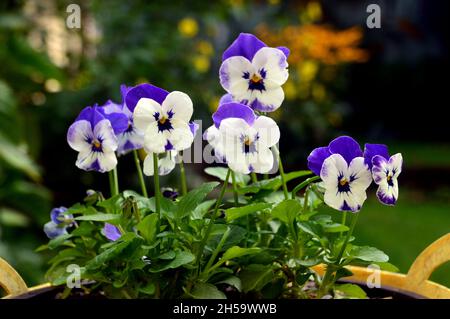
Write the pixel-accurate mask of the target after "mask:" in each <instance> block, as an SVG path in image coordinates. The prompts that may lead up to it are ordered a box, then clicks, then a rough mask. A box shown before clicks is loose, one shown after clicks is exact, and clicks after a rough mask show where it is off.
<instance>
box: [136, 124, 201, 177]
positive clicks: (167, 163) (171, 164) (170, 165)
mask: <svg viewBox="0 0 450 319" xmlns="http://www.w3.org/2000/svg"><path fill="white" fill-rule="evenodd" d="M188 125H189V129H190V132H191V134H192V136H193V137H195V135H196V134H197V131H198V129H199V125H198V124H197V123H195V122H190V123H189V124H188ZM177 160H182V159H181V158H179V154H178V151H167V152H165V153H163V154H158V175H160V176H164V175H168V174H169V173H170V172H172V171H173V169H174V168H175V165H176V163H177ZM143 172H144V174H145V175H147V176H153V175H154V173H155V171H154V162H153V154H147V156H146V157H145V160H144V169H143Z"/></svg>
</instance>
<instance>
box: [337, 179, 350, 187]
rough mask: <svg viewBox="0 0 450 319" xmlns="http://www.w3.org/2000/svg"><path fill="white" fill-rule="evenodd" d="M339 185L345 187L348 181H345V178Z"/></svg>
mask: <svg viewBox="0 0 450 319" xmlns="http://www.w3.org/2000/svg"><path fill="white" fill-rule="evenodd" d="M339 184H341V186H345V185H347V184H348V181H347V179H346V178H343V179H341V180H340V181H339Z"/></svg>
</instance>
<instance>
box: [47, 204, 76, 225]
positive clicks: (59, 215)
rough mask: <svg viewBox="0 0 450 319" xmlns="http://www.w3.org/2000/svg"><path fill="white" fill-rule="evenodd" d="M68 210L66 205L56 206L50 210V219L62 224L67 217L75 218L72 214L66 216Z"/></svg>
mask: <svg viewBox="0 0 450 319" xmlns="http://www.w3.org/2000/svg"><path fill="white" fill-rule="evenodd" d="M66 211H67V208H66V207H64V206H61V207H55V208H53V209H52V210H51V212H50V219H51V221H52V222H54V223H55V224H61V223H63V222H64V220H65V219H66V218H73V216H72V215H67V216H65V215H64V213H65V212H66Z"/></svg>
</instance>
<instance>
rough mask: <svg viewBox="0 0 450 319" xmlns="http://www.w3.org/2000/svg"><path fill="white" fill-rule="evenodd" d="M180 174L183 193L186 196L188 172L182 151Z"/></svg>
mask: <svg viewBox="0 0 450 319" xmlns="http://www.w3.org/2000/svg"><path fill="white" fill-rule="evenodd" d="M180 157H181V161H180V176H181V194H182V195H183V196H184V195H186V194H187V183H186V172H185V170H184V163H183V152H181V153H180Z"/></svg>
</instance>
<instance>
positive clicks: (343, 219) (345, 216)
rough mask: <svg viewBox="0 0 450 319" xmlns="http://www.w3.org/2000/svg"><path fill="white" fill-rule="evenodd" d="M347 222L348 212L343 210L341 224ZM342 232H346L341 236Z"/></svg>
mask: <svg viewBox="0 0 450 319" xmlns="http://www.w3.org/2000/svg"><path fill="white" fill-rule="evenodd" d="M346 222H347V212H343V213H342V220H341V224H342V225H345V223H346ZM342 234H344V232H341V234H340V236H342Z"/></svg>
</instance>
